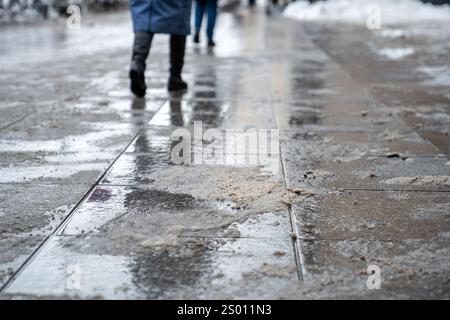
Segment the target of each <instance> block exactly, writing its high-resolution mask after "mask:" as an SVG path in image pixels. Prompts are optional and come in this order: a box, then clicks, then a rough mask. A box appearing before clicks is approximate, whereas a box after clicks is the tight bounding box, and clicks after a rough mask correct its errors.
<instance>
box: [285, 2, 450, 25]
mask: <svg viewBox="0 0 450 320" xmlns="http://www.w3.org/2000/svg"><path fill="white" fill-rule="evenodd" d="M374 6H376V8H378V9H379V12H380V17H381V24H382V25H384V24H398V23H408V22H414V21H420V20H448V21H449V22H450V7H449V6H447V5H444V6H435V5H432V4H430V3H423V2H420V1H419V0H395V1H393V0H328V1H319V2H316V3H309V2H306V1H297V2H294V3H292V4H290V5H289V6H288V7H287V8H286V9H285V11H284V15H285V16H287V17H291V18H295V19H298V20H304V21H341V22H350V23H357V24H366V22H367V20H368V18H369V17H370V16H371V15H373V13H374Z"/></svg>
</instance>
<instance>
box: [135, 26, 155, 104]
mask: <svg viewBox="0 0 450 320" xmlns="http://www.w3.org/2000/svg"><path fill="white" fill-rule="evenodd" d="M152 39H153V34H152V33H149V32H136V33H135V35H134V44H133V54H132V57H131V67H130V80H131V86H130V87H131V91H132V92H133V93H134V94H135V95H136V96H138V97H143V96H145V90H147V86H146V85H145V76H144V73H145V60H146V59H147V56H148V53H149V51H150V46H151V44H152Z"/></svg>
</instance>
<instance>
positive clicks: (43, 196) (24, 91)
mask: <svg viewBox="0 0 450 320" xmlns="http://www.w3.org/2000/svg"><path fill="white" fill-rule="evenodd" d="M396 28H397V29H402V30H403V31H404V32H403V33H402V34H403V35H404V36H402V37H394V38H393V37H386V36H383V33H381V32H370V31H368V30H366V29H364V28H362V27H358V26H350V25H335V24H329V23H327V24H317V23H300V22H298V21H292V20H289V19H285V18H282V17H281V16H278V15H276V14H275V15H272V16H270V17H268V16H266V15H265V14H264V12H263V10H262V9H261V10H259V9H258V10H255V11H247V9H244V8H232V9H230V10H229V11H226V12H223V13H222V14H221V16H220V19H219V21H218V26H217V42H218V46H217V47H216V48H215V49H214V50H213V51H211V50H207V49H206V48H205V46H204V45H203V44H202V45H201V46H200V47H196V46H193V45H192V44H191V42H190V41H189V45H188V50H187V51H188V53H187V57H186V67H185V73H184V77H185V79H186V80H187V81H188V83H189V86H190V90H189V91H188V92H187V93H185V94H182V95H172V96H171V95H169V94H168V92H167V91H166V80H167V79H166V77H167V76H166V75H167V72H168V64H167V53H168V43H167V38H166V37H164V36H159V37H156V38H155V41H154V45H153V47H152V51H151V54H150V58H149V60H148V72H147V74H146V77H147V82H148V86H149V90H148V93H147V97H146V99H145V100H144V99H134V98H133V97H132V95H131V94H130V92H129V89H128V79H127V68H128V62H129V54H130V46H131V42H132V34H131V24H130V17H129V13H128V12H118V13H112V14H108V15H98V16H93V17H89V18H87V19H86V21H85V22H84V24H83V28H82V29H81V30H80V31H69V30H66V29H65V26H64V23H63V22H55V23H52V24H50V25H48V24H43V25H39V26H34V27H31V26H15V27H5V28H3V30H2V32H1V33H0V42H1V43H6V44H7V45H5V46H2V47H1V48H0V52H1V55H2V59H1V61H0V68H1V70H2V72H1V73H0V84H1V85H0V96H1V104H0V109H1V113H2V117H1V118H0V222H1V224H0V252H1V254H0V287H1V292H0V298H3V299H12V298H17V299H20V298H32V299H40V298H95V299H102V298H137V299H146V298H151V299H164V298H169V299H172V298H229V299H232V298H243V299H246V298H256V299H263V298H274V299H305V298H450V271H449V270H450V268H449V265H450V253H449V248H450V214H449V213H450V159H449V157H450V153H449V151H450V138H449V137H448V129H449V127H450V95H449V94H448V92H450V91H449V88H450V83H449V82H445V81H443V80H442V79H444V80H445V74H446V72H448V70H449V68H450V61H449V59H448V57H449V56H450V55H449V51H450V46H448V43H450V42H449V38H450V35H449V34H448V32H443V31H442V30H446V29H445V27H442V25H439V24H436V23H429V24H425V25H420V26H418V25H414V26H412V25H404V26H397V27H396ZM388 31H389V29H388ZM438 31H439V32H438ZM384 32H385V34H387V31H386V30H385V31H384ZM397 33H398V32H397ZM405 34H406V36H405ZM13 40H14V41H13ZM392 47H395V48H402V47H413V48H414V50H415V53H414V54H413V55H411V56H408V57H406V58H404V59H401V60H395V61H394V60H389V59H388V58H386V57H385V56H383V55H381V54H380V52H383V51H382V50H383V49H386V48H392ZM195 121H202V123H203V127H204V128H205V129H206V128H218V129H221V130H225V129H249V128H256V129H279V130H280V131H279V136H280V146H279V149H278V148H274V149H271V150H270V152H269V153H268V155H266V158H265V159H263V160H264V161H262V163H258V164H256V165H255V164H246V163H244V164H242V163H241V162H239V161H237V162H234V161H231V162H226V161H225V163H223V162H214V161H212V162H209V163H206V164H198V163H193V164H190V165H188V164H182V165H175V164H174V163H173V162H172V161H171V158H170V153H171V151H172V149H173V148H174V143H173V141H171V139H170V135H171V133H172V132H173V131H174V130H175V129H177V128H186V129H187V130H188V131H190V132H193V131H194V130H195V129H194V127H195V123H194V122H195ZM207 142H208V141H203V142H202V143H203V144H207ZM198 147H199V146H195V147H194V148H193V149H192V150H191V151H192V154H193V157H195V154H196V151H197V149H196V148H198ZM249 155H250V156H251V155H253V151H251V150H250V152H249V153H245V154H241V153H239V152H231V153H228V152H227V153H226V154H225V156H226V157H227V156H229V157H230V159H236V158H239V157H244V158H245V157H248V156H249ZM256 155H258V153H257V152H256ZM227 159H228V158H227ZM275 164H276V166H275V167H274V165H275ZM273 168H275V169H277V170H271V169H273ZM370 265H377V266H378V267H379V268H380V270H381V289H380V290H369V289H368V288H367V286H366V282H367V279H368V277H369V275H368V274H367V271H366V270H367V267H368V266H370Z"/></svg>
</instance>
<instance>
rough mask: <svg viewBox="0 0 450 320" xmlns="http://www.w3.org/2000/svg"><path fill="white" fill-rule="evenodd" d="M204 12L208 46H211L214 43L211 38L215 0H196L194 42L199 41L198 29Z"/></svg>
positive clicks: (214, 19)
mask: <svg viewBox="0 0 450 320" xmlns="http://www.w3.org/2000/svg"><path fill="white" fill-rule="evenodd" d="M205 12H206V15H207V16H208V24H207V26H206V36H207V38H208V47H209V48H213V47H214V46H215V45H216V44H215V42H214V40H213V36H214V27H215V25H216V18H217V0H196V3H195V35H194V42H195V43H200V29H201V27H202V20H203V15H204V14H205Z"/></svg>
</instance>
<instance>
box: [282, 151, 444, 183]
mask: <svg viewBox="0 0 450 320" xmlns="http://www.w3.org/2000/svg"><path fill="white" fill-rule="evenodd" d="M282 154H283V157H284V167H285V172H286V179H287V183H288V185H289V186H290V187H295V186H307V185H309V186H315V187H318V188H320V187H326V188H331V189H336V190H337V189H341V188H344V189H372V190H379V189H381V190H435V191H449V184H448V172H449V165H448V160H447V159H446V158H443V157H435V158H423V157H421V158H419V157H417V158H404V159H402V158H401V156H399V155H397V154H392V155H387V156H386V157H383V158H381V157H373V158H366V159H355V160H351V159H350V161H345V162H344V161H339V160H335V159H330V160H327V159H323V160H312V161H310V162H308V163H305V162H302V161H301V152H298V151H292V150H288V149H287V148H285V149H282Z"/></svg>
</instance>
